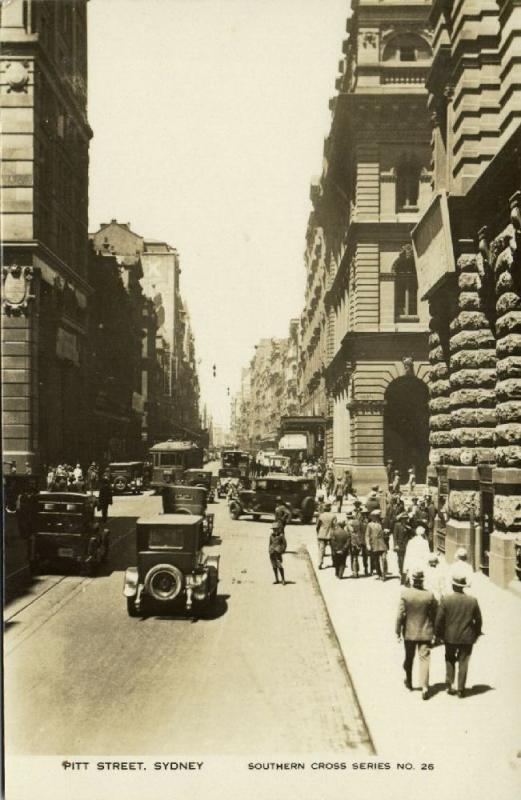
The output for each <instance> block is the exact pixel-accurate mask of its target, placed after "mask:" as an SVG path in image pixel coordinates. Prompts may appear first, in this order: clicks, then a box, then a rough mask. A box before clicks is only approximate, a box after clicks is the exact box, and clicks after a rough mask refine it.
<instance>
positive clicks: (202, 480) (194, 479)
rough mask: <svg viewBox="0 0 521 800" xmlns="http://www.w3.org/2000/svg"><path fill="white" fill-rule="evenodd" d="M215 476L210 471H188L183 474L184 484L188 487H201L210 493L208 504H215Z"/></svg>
mask: <svg viewBox="0 0 521 800" xmlns="http://www.w3.org/2000/svg"><path fill="white" fill-rule="evenodd" d="M212 478H213V475H212V473H211V472H210V471H209V470H204V469H187V470H185V472H184V474H183V483H185V484H186V485H187V486H200V487H202V488H203V489H206V490H207V492H208V502H209V503H213V502H215V489H214V488H213V481H212Z"/></svg>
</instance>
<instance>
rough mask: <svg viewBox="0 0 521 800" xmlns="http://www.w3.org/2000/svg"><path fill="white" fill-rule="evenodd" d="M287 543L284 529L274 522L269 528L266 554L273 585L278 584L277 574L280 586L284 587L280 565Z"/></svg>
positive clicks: (284, 581) (282, 571)
mask: <svg viewBox="0 0 521 800" xmlns="http://www.w3.org/2000/svg"><path fill="white" fill-rule="evenodd" d="M286 548H287V543H286V537H285V536H284V528H282V527H281V524H280V522H274V523H273V525H272V526H271V534H270V542H269V547H268V553H269V556H270V561H271V566H272V569H273V572H274V575H275V583H279V572H280V577H281V579H282V585H283V586H285V585H286V579H285V577H284V567H283V565H282V556H283V555H284V553H285V552H286Z"/></svg>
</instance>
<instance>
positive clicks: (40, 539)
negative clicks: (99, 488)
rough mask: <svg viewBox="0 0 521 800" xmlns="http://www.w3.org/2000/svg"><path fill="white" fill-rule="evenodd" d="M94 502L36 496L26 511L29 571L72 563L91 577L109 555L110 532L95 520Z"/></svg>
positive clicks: (72, 495)
mask: <svg viewBox="0 0 521 800" xmlns="http://www.w3.org/2000/svg"><path fill="white" fill-rule="evenodd" d="M95 508H96V498H95V497H92V496H91V495H87V494H80V493H78V492H39V493H38V494H36V495H34V496H33V498H32V502H31V507H30V508H28V509H27V510H26V519H25V522H26V525H25V526H24V531H25V533H24V535H25V537H26V538H28V556H29V569H30V570H31V572H32V573H33V574H36V573H37V572H38V571H39V569H40V565H41V564H42V562H44V561H50V562H53V563H54V564H60V563H62V564H63V563H66V562H72V563H73V564H76V565H77V566H78V567H79V568H80V570H81V571H82V572H84V573H86V574H87V575H94V573H95V572H96V570H97V568H98V567H99V565H100V564H101V562H103V561H106V559H107V556H108V553H109V531H108V530H107V529H106V528H102V527H101V526H100V524H99V522H98V521H97V520H96V517H95Z"/></svg>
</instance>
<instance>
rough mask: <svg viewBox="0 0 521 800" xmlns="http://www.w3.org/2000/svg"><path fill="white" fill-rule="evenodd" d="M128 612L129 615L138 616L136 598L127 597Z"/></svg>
mask: <svg viewBox="0 0 521 800" xmlns="http://www.w3.org/2000/svg"><path fill="white" fill-rule="evenodd" d="M127 614H128V615H129V617H138V616H139V611H138V610H137V608H136V598H135V597H127Z"/></svg>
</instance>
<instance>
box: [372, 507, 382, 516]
mask: <svg viewBox="0 0 521 800" xmlns="http://www.w3.org/2000/svg"><path fill="white" fill-rule="evenodd" d="M381 513H382V512H381V511H380V509H379V508H375V509H373V511H371V515H370V516H371V517H377V516H379V515H380V514H381Z"/></svg>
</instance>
